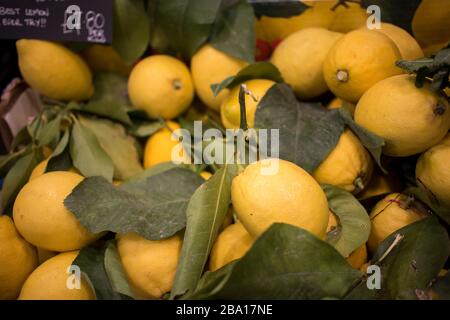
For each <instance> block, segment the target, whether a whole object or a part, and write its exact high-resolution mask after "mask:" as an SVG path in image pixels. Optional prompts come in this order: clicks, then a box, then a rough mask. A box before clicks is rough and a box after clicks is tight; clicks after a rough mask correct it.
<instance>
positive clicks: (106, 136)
mask: <svg viewBox="0 0 450 320" xmlns="http://www.w3.org/2000/svg"><path fill="white" fill-rule="evenodd" d="M79 120H80V123H81V124H82V125H83V126H84V127H85V128H87V129H89V130H90V131H91V132H92V133H93V134H94V135H95V137H96V138H97V140H98V142H99V143H100V146H101V147H102V149H103V150H104V151H105V152H106V153H107V154H108V156H109V157H110V158H111V161H112V163H113V165H114V178H115V179H118V180H125V179H127V178H129V177H131V176H133V175H135V174H137V173H139V172H141V171H142V170H143V168H142V165H141V162H140V159H139V154H138V151H137V149H136V141H135V139H134V138H133V137H131V136H128V135H127V134H126V132H125V128H124V127H123V126H122V125H120V124H118V123H114V122H112V121H110V120H106V119H99V118H88V117H80V118H79Z"/></svg>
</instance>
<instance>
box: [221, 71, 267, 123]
mask: <svg viewBox="0 0 450 320" xmlns="http://www.w3.org/2000/svg"><path fill="white" fill-rule="evenodd" d="M242 84H243V85H245V86H246V88H247V89H248V91H249V92H250V94H246V95H245V114H246V116H247V124H248V127H249V128H252V127H253V126H254V124H255V113H256V108H257V107H258V104H259V103H260V102H261V100H262V99H263V97H264V95H265V94H266V93H267V91H268V90H269V89H270V88H271V87H272V86H273V85H274V84H275V82H274V81H271V80H267V79H253V80H248V81H245V82H243V83H242ZM242 84H241V85H242ZM240 89H241V88H240V86H236V87H234V88H233V89H232V90H231V91H230V93H229V94H228V95H227V97H226V98H225V100H224V101H223V102H222V106H221V107H220V117H221V119H222V124H223V126H224V127H225V128H227V129H237V128H239V126H240V123H241V106H240V104H239V91H240Z"/></svg>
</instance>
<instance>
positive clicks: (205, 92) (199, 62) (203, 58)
mask: <svg viewBox="0 0 450 320" xmlns="http://www.w3.org/2000/svg"><path fill="white" fill-rule="evenodd" d="M247 64H248V63H247V62H246V61H243V60H240V59H237V58H234V57H232V56H230V55H228V54H226V53H225V52H222V51H220V50H217V49H216V48H214V47H213V46H211V45H210V44H207V45H204V46H203V47H201V48H200V49H199V50H198V51H197V52H196V53H195V54H194V56H193V57H192V60H191V72H192V80H193V81H194V86H195V91H196V92H197V95H198V96H199V98H200V99H201V100H202V102H203V103H204V104H205V105H207V106H208V107H209V108H211V109H213V110H216V111H219V109H220V104H221V103H222V101H223V99H225V97H226V96H227V94H228V92H229V90H228V89H224V90H222V91H221V92H220V93H219V94H218V95H217V96H214V94H213V92H212V89H211V85H213V84H217V83H220V82H222V81H223V80H225V79H226V78H228V77H231V76H235V75H236V74H237V73H238V72H239V71H240V70H241V69H242V68H244V67H245V66H246V65H247Z"/></svg>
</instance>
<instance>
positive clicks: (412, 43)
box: [374, 23, 423, 60]
mask: <svg viewBox="0 0 450 320" xmlns="http://www.w3.org/2000/svg"><path fill="white" fill-rule="evenodd" d="M374 30H376V31H379V32H381V33H384V34H385V35H387V36H388V37H389V38H390V39H391V40H392V41H394V43H395V44H396V45H397V48H398V49H399V50H400V54H401V56H402V59H405V60H415V59H419V58H423V51H422V48H420V46H419V44H418V43H417V41H416V39H414V38H413V37H412V36H411V35H410V34H409V33H408V32H407V31H405V30H403V29H402V28H400V27H397V26H396V25H393V24H390V23H382V24H381V28H380V29H374Z"/></svg>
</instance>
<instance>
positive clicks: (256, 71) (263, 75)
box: [211, 62, 283, 96]
mask: <svg viewBox="0 0 450 320" xmlns="http://www.w3.org/2000/svg"><path fill="white" fill-rule="evenodd" d="M251 79H268V80H272V81H275V82H283V77H282V76H281V73H280V71H279V70H278V69H277V67H275V66H274V65H273V64H272V63H270V62H256V63H253V64H251V65H248V66H247V67H245V68H244V69H242V70H241V71H239V72H238V73H237V74H236V75H235V76H232V77H228V78H226V79H225V80H223V81H222V82H221V83H216V84H213V85H211V90H212V91H213V93H214V95H215V96H217V95H218V94H219V93H220V91H222V90H223V89H225V88H228V89H232V88H234V87H235V86H237V85H239V84H241V83H242V82H244V81H248V80H251Z"/></svg>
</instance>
